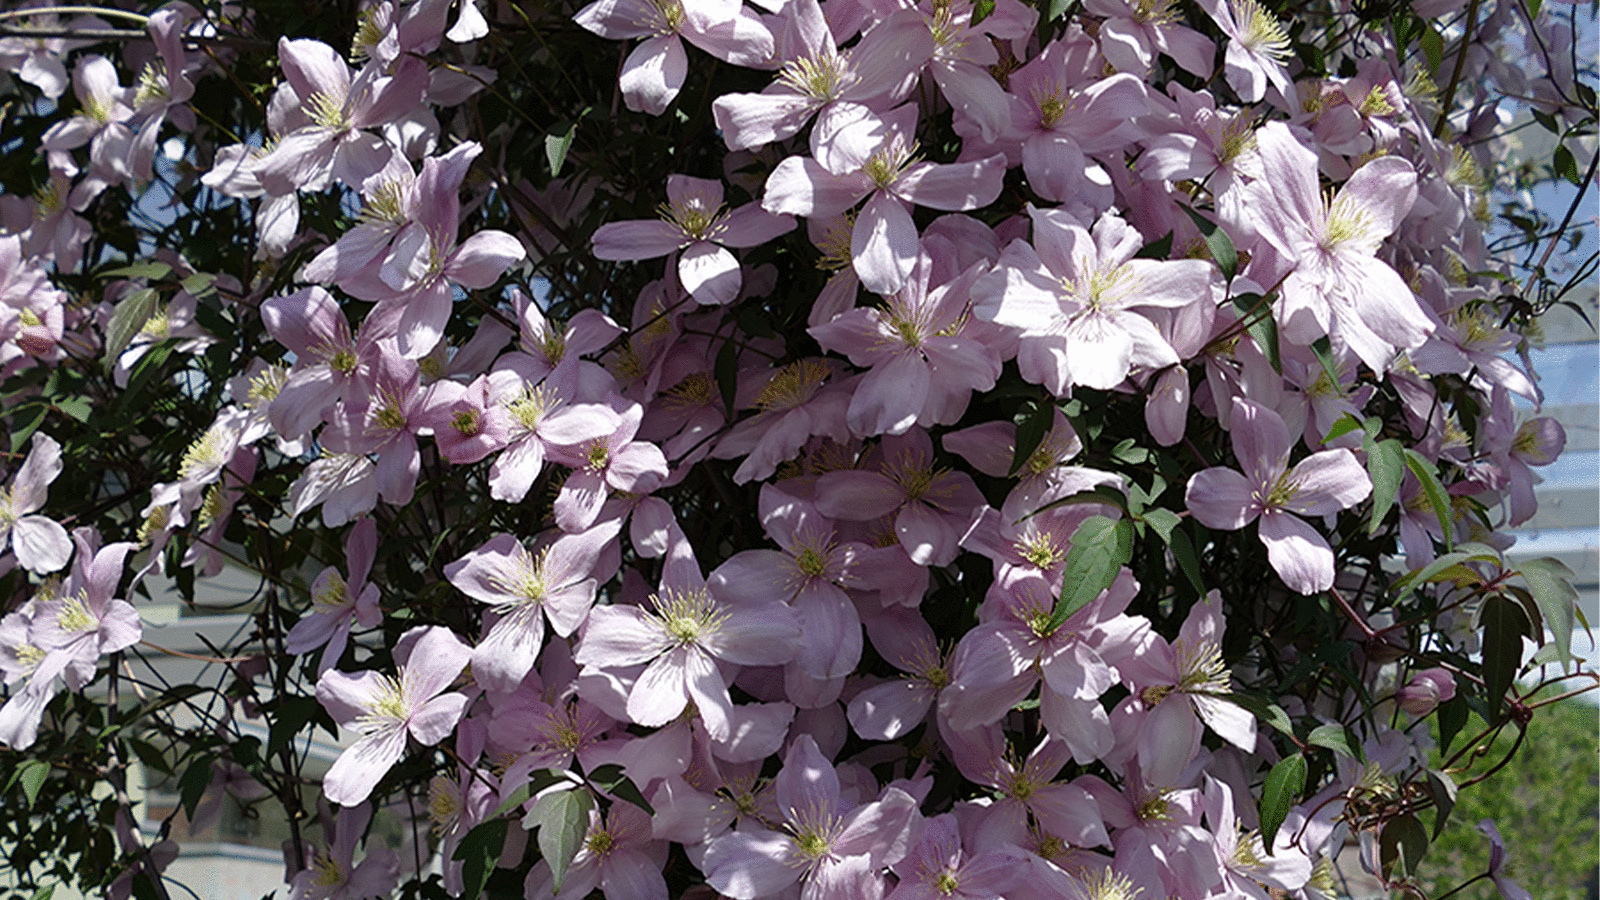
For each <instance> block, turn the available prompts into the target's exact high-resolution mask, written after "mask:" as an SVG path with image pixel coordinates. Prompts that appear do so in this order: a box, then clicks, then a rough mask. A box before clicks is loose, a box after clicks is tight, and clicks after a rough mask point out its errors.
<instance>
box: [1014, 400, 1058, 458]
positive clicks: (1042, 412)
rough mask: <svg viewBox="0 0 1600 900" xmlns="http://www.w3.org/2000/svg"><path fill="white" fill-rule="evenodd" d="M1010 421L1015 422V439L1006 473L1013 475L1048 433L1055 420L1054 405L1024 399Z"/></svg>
mask: <svg viewBox="0 0 1600 900" xmlns="http://www.w3.org/2000/svg"><path fill="white" fill-rule="evenodd" d="M1011 421H1012V422H1014V423H1016V426H1017V439H1016V441H1015V446H1014V447H1013V448H1012V450H1011V468H1010V470H1009V471H1007V473H1006V474H1007V475H1008V476H1010V477H1015V476H1016V474H1017V473H1018V472H1020V471H1022V467H1023V466H1025V465H1027V464H1028V460H1030V459H1032V458H1033V453H1034V451H1035V450H1038V449H1039V445H1040V444H1041V443H1043V442H1044V439H1045V435H1047V434H1049V433H1050V426H1051V425H1054V424H1055V421H1056V417H1055V406H1053V405H1052V404H1049V403H1040V402H1039V401H1037V400H1024V401H1023V403H1022V406H1021V408H1019V409H1018V410H1017V414H1016V415H1015V416H1012V417H1011Z"/></svg>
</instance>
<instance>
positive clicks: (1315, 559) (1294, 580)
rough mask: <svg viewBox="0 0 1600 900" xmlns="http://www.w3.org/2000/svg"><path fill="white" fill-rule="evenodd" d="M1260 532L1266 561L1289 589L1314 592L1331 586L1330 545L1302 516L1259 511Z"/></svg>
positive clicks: (1305, 592) (1331, 562) (1302, 592)
mask: <svg viewBox="0 0 1600 900" xmlns="http://www.w3.org/2000/svg"><path fill="white" fill-rule="evenodd" d="M1260 531H1261V542H1262V543H1264V544H1266V545H1267V561H1268V562H1269V563H1271V564H1272V570H1273V571H1274V572H1277V573H1278V575H1279V577H1281V578H1282V579H1283V583H1284V584H1286V585H1288V586H1289V588H1290V590H1293V591H1296V592H1298V593H1301V594H1314V593H1316V592H1317V591H1325V590H1327V589H1328V588H1330V587H1332V586H1333V548H1332V547H1329V546H1328V542H1327V540H1326V539H1324V538H1323V537H1322V535H1320V534H1318V533H1317V531H1316V529H1314V528H1312V527H1311V526H1310V525H1309V524H1307V523H1306V521H1305V520H1304V519H1301V518H1300V517H1299V516H1296V515H1294V514H1293V513H1287V512H1267V513H1263V514H1262V516H1261V524H1260Z"/></svg>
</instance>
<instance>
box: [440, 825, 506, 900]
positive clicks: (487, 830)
mask: <svg viewBox="0 0 1600 900" xmlns="http://www.w3.org/2000/svg"><path fill="white" fill-rule="evenodd" d="M510 824H511V823H510V822H508V821H506V820H505V819H501V818H494V819H490V820H489V821H487V822H484V823H482V824H480V825H478V826H476V827H475V828H473V829H472V830H471V831H469V832H467V836H466V837H464V838H462V839H461V843H460V844H457V845H456V851H455V853H453V854H452V855H451V859H459V860H461V861H462V866H461V880H462V888H463V889H462V892H461V896H462V897H464V898H467V900H471V898H475V897H479V896H481V895H482V894H483V886H484V884H485V883H486V882H488V880H489V873H491V872H493V871H494V864H495V860H497V859H499V858H500V850H501V848H502V847H504V846H505V843H506V831H507V829H508V827H509V826H510Z"/></svg>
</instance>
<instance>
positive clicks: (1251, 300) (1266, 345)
mask: <svg viewBox="0 0 1600 900" xmlns="http://www.w3.org/2000/svg"><path fill="white" fill-rule="evenodd" d="M1265 306H1266V302H1265V301H1264V300H1263V299H1262V297H1261V295H1260V294H1240V295H1239V296H1237V297H1234V298H1233V307H1234V309H1237V310H1238V311H1239V318H1240V319H1241V320H1243V321H1245V322H1247V323H1248V324H1247V325H1245V331H1246V332H1247V333H1248V334H1249V335H1250V339H1251V340H1253V341H1255V342H1256V346H1257V347H1260V348H1261V353H1262V354H1263V355H1264V356H1266V358H1267V362H1269V363H1271V364H1272V370H1273V371H1274V372H1277V373H1279V374H1282V373H1283V355H1282V353H1281V351H1280V350H1279V348H1278V322H1277V320H1275V319H1273V318H1272V312H1271V310H1270V309H1265V308H1262V307H1265Z"/></svg>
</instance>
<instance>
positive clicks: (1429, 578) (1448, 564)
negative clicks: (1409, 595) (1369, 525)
mask: <svg viewBox="0 0 1600 900" xmlns="http://www.w3.org/2000/svg"><path fill="white" fill-rule="evenodd" d="M1474 548H1476V549H1474ZM1473 561H1482V562H1492V563H1498V562H1500V555H1499V554H1498V553H1496V552H1494V550H1492V549H1490V548H1488V547H1485V546H1483V545H1482V544H1462V545H1461V549H1459V550H1455V551H1452V552H1450V553H1445V554H1443V555H1441V556H1439V557H1437V558H1435V559H1434V561H1433V562H1431V563H1428V564H1427V565H1425V566H1423V567H1422V568H1420V569H1418V570H1416V571H1415V572H1409V573H1407V574H1405V575H1403V576H1401V577H1400V578H1398V579H1396V580H1395V583H1394V588H1393V590H1395V591H1396V592H1399V591H1402V590H1404V589H1406V588H1407V587H1410V586H1411V585H1413V584H1428V583H1430V582H1434V581H1444V580H1446V579H1452V578H1454V577H1456V576H1457V575H1459V574H1461V573H1460V572H1458V571H1456V570H1457V569H1462V571H1465V572H1468V573H1471V570H1470V569H1463V568H1462V566H1461V564H1462V563H1465V562H1473ZM1472 574H1473V575H1474V577H1477V576H1476V573H1472Z"/></svg>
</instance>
